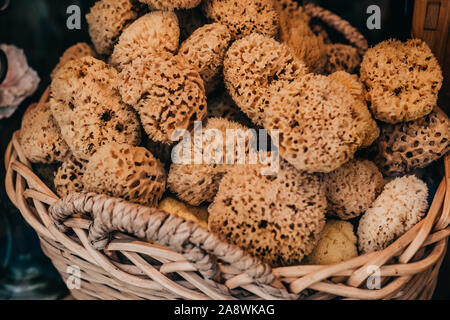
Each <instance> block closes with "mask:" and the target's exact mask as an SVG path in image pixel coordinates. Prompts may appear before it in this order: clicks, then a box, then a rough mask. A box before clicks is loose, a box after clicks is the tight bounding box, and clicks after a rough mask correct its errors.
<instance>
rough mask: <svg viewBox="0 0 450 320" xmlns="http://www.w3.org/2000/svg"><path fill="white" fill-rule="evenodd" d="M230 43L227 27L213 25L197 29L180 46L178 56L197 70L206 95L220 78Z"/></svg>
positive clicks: (217, 24) (218, 24)
mask: <svg viewBox="0 0 450 320" xmlns="http://www.w3.org/2000/svg"><path fill="white" fill-rule="evenodd" d="M230 41H231V35H230V32H229V31H228V29H227V27H225V26H224V25H222V24H220V23H213V24H207V25H205V26H203V27H201V28H199V29H197V30H196V31H194V33H193V34H192V35H191V36H190V37H189V38H188V39H187V40H186V41H184V42H183V43H182V44H181V47H180V51H179V52H178V55H180V56H182V57H183V58H185V59H186V60H187V61H188V62H189V63H190V64H191V65H193V66H195V67H196V68H197V69H198V72H199V73H200V76H201V77H202V79H203V81H204V83H205V89H206V93H210V92H212V91H213V90H214V89H215V88H216V87H217V85H218V83H219V82H220V80H221V78H222V70H223V59H224V57H225V53H226V51H227V50H228V46H229V44H230Z"/></svg>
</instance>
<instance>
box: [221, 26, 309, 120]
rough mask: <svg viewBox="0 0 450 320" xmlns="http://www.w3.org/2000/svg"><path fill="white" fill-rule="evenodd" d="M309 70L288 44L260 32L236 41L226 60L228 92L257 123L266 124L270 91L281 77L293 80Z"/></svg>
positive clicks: (225, 72)
mask: <svg viewBox="0 0 450 320" xmlns="http://www.w3.org/2000/svg"><path fill="white" fill-rule="evenodd" d="M306 73H307V68H306V66H305V65H304V64H303V62H301V61H299V60H298V59H296V58H295V57H294V56H293V55H292V52H291V51H290V49H289V48H288V47H287V46H286V45H284V44H281V43H279V42H278V41H276V40H274V39H272V38H269V37H267V36H263V35H260V34H257V33H253V34H251V35H249V36H247V37H244V38H242V39H241V40H238V41H236V42H234V43H233V45H232V46H231V47H230V49H229V50H228V52H227V55H226V57H225V61H224V80H225V84H226V87H227V89H228V92H229V93H230V95H231V97H232V98H233V100H234V101H235V102H236V104H237V105H238V107H239V108H240V109H241V110H242V111H244V112H245V113H246V114H247V115H248V117H249V118H250V119H251V120H252V121H253V123H255V124H256V125H262V123H263V119H264V111H265V109H266V108H267V107H268V105H267V104H268V103H269V101H268V100H269V97H270V92H271V91H272V90H275V89H274V88H277V87H278V85H279V83H280V80H281V81H288V82H290V81H293V80H294V79H296V78H299V77H301V76H303V75H305V74H306Z"/></svg>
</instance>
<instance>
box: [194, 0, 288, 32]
mask: <svg viewBox="0 0 450 320" xmlns="http://www.w3.org/2000/svg"><path fill="white" fill-rule="evenodd" d="M203 10H204V12H205V15H206V17H207V18H209V19H212V20H213V21H215V22H220V23H222V24H224V25H226V26H227V27H228V29H230V32H231V36H232V38H233V39H240V38H242V37H245V36H248V35H249V34H251V33H254V32H256V33H260V34H263V35H266V36H269V37H275V36H276V35H277V34H278V30H279V23H280V21H279V16H278V13H277V11H276V10H275V6H274V3H273V1H272V0H253V1H235V0H205V1H204V2H203Z"/></svg>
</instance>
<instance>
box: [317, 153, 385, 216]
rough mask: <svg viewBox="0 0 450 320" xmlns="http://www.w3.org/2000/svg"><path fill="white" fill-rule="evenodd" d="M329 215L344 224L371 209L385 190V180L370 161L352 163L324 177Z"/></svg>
mask: <svg viewBox="0 0 450 320" xmlns="http://www.w3.org/2000/svg"><path fill="white" fill-rule="evenodd" d="M324 183H325V187H326V190H327V199H328V213H329V214H332V215H336V216H338V217H339V218H340V219H342V220H348V219H352V218H355V217H358V216H359V215H360V214H362V213H363V212H365V211H366V210H367V209H369V207H370V205H371V204H372V202H373V201H375V199H376V198H377V197H378V195H379V194H380V193H381V191H382V190H383V186H384V179H383V175H382V174H381V172H380V171H379V170H378V168H377V166H376V165H375V164H374V163H373V162H372V161H369V160H356V159H355V160H352V161H349V162H347V163H346V164H344V165H343V166H341V167H339V168H338V169H336V170H334V171H332V172H330V173H328V174H325V175H324Z"/></svg>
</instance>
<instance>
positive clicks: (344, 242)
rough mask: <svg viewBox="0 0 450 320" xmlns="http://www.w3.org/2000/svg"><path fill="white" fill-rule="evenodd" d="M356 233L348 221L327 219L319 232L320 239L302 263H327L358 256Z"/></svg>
mask: <svg viewBox="0 0 450 320" xmlns="http://www.w3.org/2000/svg"><path fill="white" fill-rule="evenodd" d="M356 242H357V239H356V235H355V233H354V231H353V225H352V224H351V223H350V222H346V221H339V220H329V221H327V224H326V225H325V227H324V228H323V231H322V233H321V234H320V240H319V243H318V244H317V246H316V247H315V248H314V250H313V252H311V254H310V255H308V256H307V257H306V258H305V260H304V263H306V264H313V265H329V264H335V263H340V262H344V261H347V260H350V259H352V258H354V257H357V256H358V249H357V248H356Z"/></svg>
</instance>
